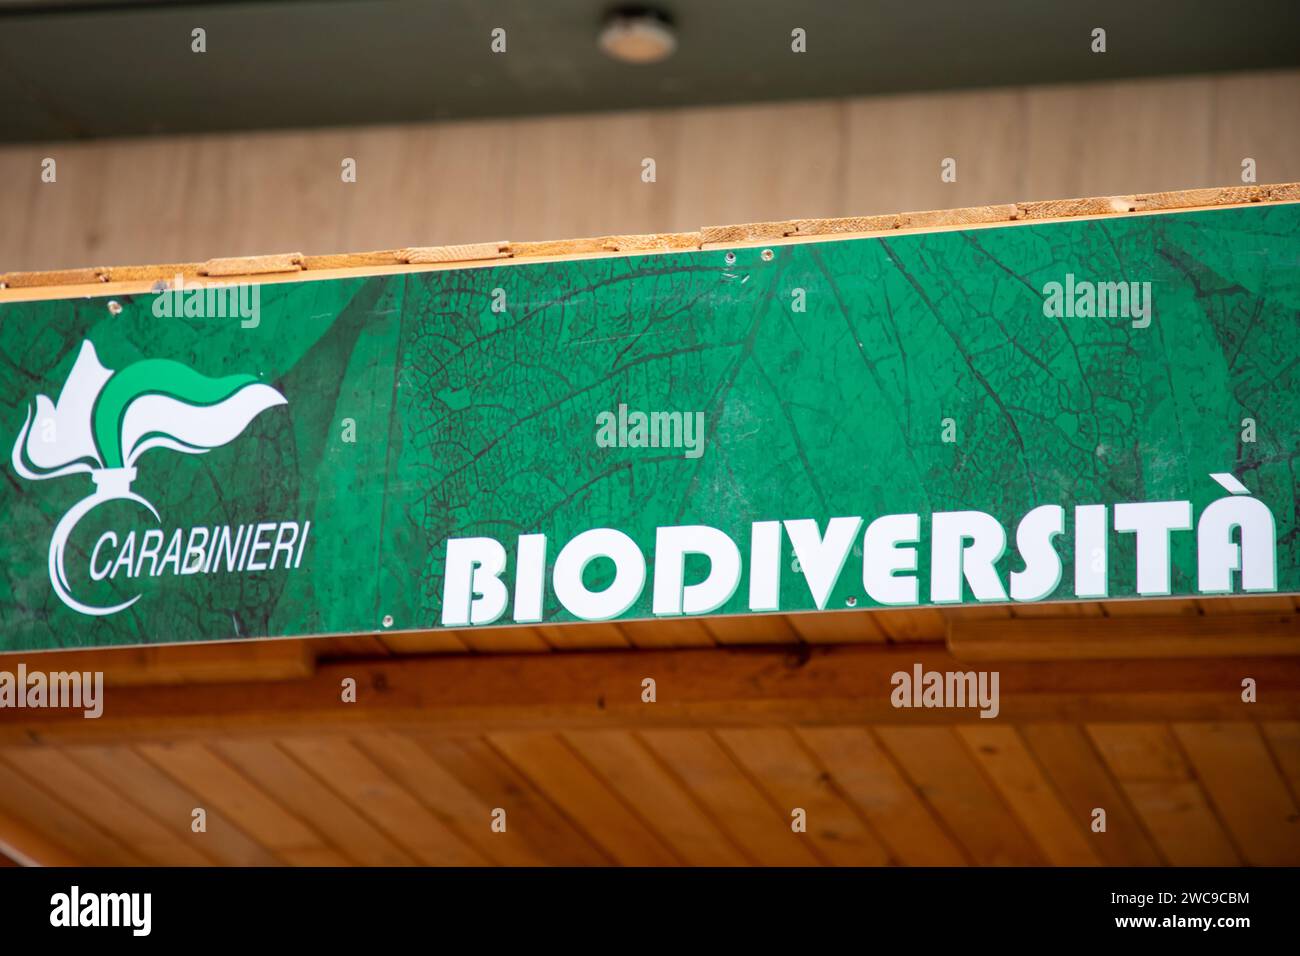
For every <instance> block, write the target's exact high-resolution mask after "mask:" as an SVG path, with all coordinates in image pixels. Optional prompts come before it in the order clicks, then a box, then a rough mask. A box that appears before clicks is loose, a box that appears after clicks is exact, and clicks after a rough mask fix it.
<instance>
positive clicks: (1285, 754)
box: [1260, 720, 1300, 802]
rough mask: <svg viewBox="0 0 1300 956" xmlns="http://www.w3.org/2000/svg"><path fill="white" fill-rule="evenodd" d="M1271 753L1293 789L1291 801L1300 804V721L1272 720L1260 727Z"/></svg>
mask: <svg viewBox="0 0 1300 956" xmlns="http://www.w3.org/2000/svg"><path fill="white" fill-rule="evenodd" d="M1260 730H1261V731H1263V733H1264V739H1265V740H1266V741H1268V748H1269V751H1270V752H1271V753H1272V754H1273V759H1274V760H1276V761H1277V766H1278V769H1279V770H1280V771H1281V772H1282V777H1283V778H1284V779H1285V780H1286V782H1287V785H1288V786H1289V787H1290V788H1291V799H1293V800H1296V801H1297V802H1300V721H1296V720H1270V721H1265V722H1264V723H1262V724H1261V725H1260Z"/></svg>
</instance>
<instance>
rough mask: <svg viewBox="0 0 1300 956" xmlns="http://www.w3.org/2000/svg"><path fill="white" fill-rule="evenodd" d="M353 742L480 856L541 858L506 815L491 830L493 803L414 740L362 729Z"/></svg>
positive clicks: (517, 862)
mask: <svg viewBox="0 0 1300 956" xmlns="http://www.w3.org/2000/svg"><path fill="white" fill-rule="evenodd" d="M355 743H356V745H357V746H358V747H359V748H360V749H361V750H362V752H363V753H365V754H366V755H367V756H368V757H369V758H370V759H371V760H373V761H374V762H375V763H376V764H378V765H379V766H380V767H382V768H383V770H384V772H385V773H387V774H388V775H389V776H390V777H392V778H393V779H394V780H396V781H397V782H398V783H400V784H401V785H402V786H403V787H405V788H406V789H407V790H408V791H409V792H410V793H411V794H412V795H413V796H415V798H416V799H417V800H419V801H420V802H421V803H422V804H424V805H425V806H426V807H428V808H429V809H430V810H431V811H432V812H433V813H434V814H436V815H437V816H438V817H439V818H440V819H441V820H443V822H444V823H446V824H447V825H448V826H450V827H452V828H454V829H455V831H456V832H457V833H458V834H460V835H461V836H462V837H464V839H465V840H466V841H468V842H469V843H470V844H472V845H473V846H474V848H475V849H477V850H478V852H479V853H481V854H482V855H483V857H484V859H486V860H489V861H491V862H493V863H497V864H504V865H506V866H539V865H541V864H542V863H543V862H545V861H544V860H543V859H542V858H541V856H539V855H538V854H537V853H536V852H534V851H533V849H532V848H531V847H530V846H529V845H528V844H527V842H525V841H524V839H523V838H522V836H520V834H519V830H518V827H516V828H515V829H513V830H512V829H511V828H510V827H509V825H508V822H509V818H508V816H507V827H506V830H505V832H503V833H502V832H494V831H493V830H492V826H491V824H492V811H493V810H494V809H495V807H494V806H493V805H492V804H491V803H489V802H488V801H486V800H484V799H483V798H482V797H481V796H479V795H478V794H476V793H474V792H473V791H472V790H470V789H469V788H468V787H467V786H465V784H463V783H461V782H460V781H459V780H457V779H456V777H455V776H454V775H452V774H451V773H449V772H448V771H447V770H446V769H444V768H443V767H442V765H441V764H439V763H438V761H436V760H435V759H434V758H433V755H432V754H431V753H429V751H427V750H425V749H424V748H423V747H421V746H420V745H419V744H418V743H416V742H415V741H414V740H411V739H410V738H409V737H403V736H401V735H399V734H367V735H365V736H363V737H359V738H357V740H356V741H355Z"/></svg>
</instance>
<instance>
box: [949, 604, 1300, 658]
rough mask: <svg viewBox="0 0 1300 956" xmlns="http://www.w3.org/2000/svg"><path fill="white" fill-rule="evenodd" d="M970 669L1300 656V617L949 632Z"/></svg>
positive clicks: (1094, 622) (1001, 626) (984, 623)
mask: <svg viewBox="0 0 1300 956" xmlns="http://www.w3.org/2000/svg"><path fill="white" fill-rule="evenodd" d="M948 649H949V650H950V651H952V653H953V654H954V655H955V656H957V657H959V658H961V659H962V660H965V661H1089V660H1091V661H1100V660H1135V659H1144V658H1145V659H1167V658H1189V657H1192V658H1209V657H1242V658H1245V657H1292V656H1295V655H1300V615H1297V614H1285V613H1273V614H1228V615H1222V616H1206V617H1190V616H1187V615H1179V616H1168V617H1109V618H1103V617H1097V618H1070V619H1068V620H1066V619H1053V618H1021V619H1015V620H1004V621H995V620H974V619H971V618H964V617H961V616H956V617H953V618H952V619H950V621H949V624H948Z"/></svg>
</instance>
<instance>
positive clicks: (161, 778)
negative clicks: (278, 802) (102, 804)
mask: <svg viewBox="0 0 1300 956" xmlns="http://www.w3.org/2000/svg"><path fill="white" fill-rule="evenodd" d="M64 752H65V753H66V754H67V755H68V756H69V757H70V758H71V759H72V760H74V761H75V762H76V763H78V764H80V765H81V766H82V767H84V768H85V769H86V770H87V771H89V772H90V773H93V774H94V775H95V776H97V777H99V779H100V780H103V781H104V782H105V783H107V784H108V785H109V786H112V787H115V788H116V789H117V790H118V791H120V792H121V793H123V794H125V795H126V796H127V797H128V798H130V799H131V800H133V801H134V802H135V803H136V804H138V805H139V806H141V807H143V808H145V809H146V810H148V811H149V812H150V813H152V814H153V816H154V818H155V819H157V820H158V821H159V822H160V823H162V824H163V825H164V826H168V827H170V828H171V829H172V831H173V832H174V833H176V834H177V839H179V840H182V841H185V842H188V843H190V844H191V845H193V846H195V847H201V848H202V849H203V850H204V852H206V853H208V854H209V855H210V856H212V857H213V858H214V859H216V860H217V861H218V862H219V863H224V864H226V865H229V866H277V865H279V864H280V860H279V859H277V858H276V856H275V855H274V854H272V853H271V852H270V851H269V850H267V849H266V847H264V846H262V845H261V844H260V843H258V842H256V841H255V840H253V839H251V838H250V837H249V836H248V835H247V834H246V833H244V831H243V830H241V829H240V828H239V827H238V826H236V825H235V823H234V822H233V821H232V820H230V819H229V818H228V817H226V816H225V815H224V814H222V813H221V812H220V811H219V810H218V809H217V808H216V807H211V806H209V807H206V808H205V809H206V810H207V820H206V827H207V829H206V830H205V831H204V832H202V833H195V832H194V830H193V829H192V824H193V820H194V818H193V815H192V814H193V811H194V810H195V808H197V807H201V806H203V805H204V803H205V802H207V801H204V800H202V799H201V798H200V797H198V796H197V795H196V794H194V793H192V792H191V791H189V790H187V789H185V788H184V787H182V786H181V785H180V784H178V783H176V781H175V780H173V779H172V778H171V777H169V776H167V775H166V774H165V773H163V772H162V771H161V770H159V769H158V768H157V767H155V766H154V765H153V764H151V763H149V762H148V761H146V760H145V759H144V758H143V757H141V756H140V755H139V754H138V753H136V752H135V751H134V750H132V749H131V748H130V747H119V746H107V747H69V748H67V749H66V750H65V751H64Z"/></svg>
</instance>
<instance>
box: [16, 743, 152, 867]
mask: <svg viewBox="0 0 1300 956" xmlns="http://www.w3.org/2000/svg"><path fill="white" fill-rule="evenodd" d="M0 816H2V817H3V819H4V820H7V821H9V822H10V824H11V825H13V824H17V825H19V826H20V827H21V830H18V831H12V830H11V831H8V832H6V833H3V834H0V836H2V837H6V838H12V839H13V840H14V845H15V846H16V847H19V848H25V849H26V851H27V852H30V853H33V854H41V855H42V856H44V855H45V854H47V853H49V851H50V849H51V846H50V844H53V849H54V850H55V853H54V854H51V855H50V856H48V857H47V858H46V859H38V860H37V862H42V863H44V862H46V861H47V860H48V862H49V863H51V864H59V863H65V862H68V861H67V857H72V858H73V859H74V860H76V862H77V864H78V865H81V866H140V865H142V864H143V863H144V860H142V859H141V858H140V857H139V856H138V855H137V854H136V853H135V852H133V851H132V850H130V849H129V848H127V847H125V846H123V845H122V844H121V843H119V842H118V841H117V840H115V839H113V837H111V836H110V835H108V834H106V833H104V832H103V831H102V830H100V829H99V828H98V827H96V826H95V825H93V824H92V823H90V822H89V821H87V820H86V819H85V818H84V817H83V816H81V815H80V814H79V813H77V812H76V811H75V810H72V809H71V808H70V807H68V806H67V805H66V804H64V803H63V801H61V800H59V799H58V798H56V797H53V796H51V795H50V794H49V793H47V792H46V791H44V790H42V789H41V788H40V787H37V786H36V785H35V784H34V783H32V782H31V781H30V780H28V779H27V778H26V777H25V776H24V775H22V774H20V773H19V772H18V771H17V770H15V769H13V767H11V766H9V765H8V764H7V763H6V762H4V761H2V760H0ZM0 822H3V821H0ZM46 841H48V843H47V842H46Z"/></svg>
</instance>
